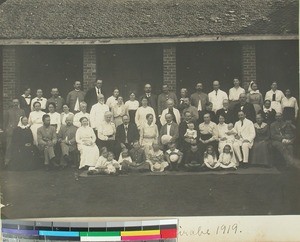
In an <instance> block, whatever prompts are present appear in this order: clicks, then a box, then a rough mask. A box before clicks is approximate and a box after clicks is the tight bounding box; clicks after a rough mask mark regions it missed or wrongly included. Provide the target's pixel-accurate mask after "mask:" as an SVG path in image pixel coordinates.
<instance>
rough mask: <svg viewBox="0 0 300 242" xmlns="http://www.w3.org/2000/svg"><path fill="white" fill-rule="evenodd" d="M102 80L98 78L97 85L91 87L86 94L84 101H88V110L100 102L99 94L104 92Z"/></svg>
mask: <svg viewBox="0 0 300 242" xmlns="http://www.w3.org/2000/svg"><path fill="white" fill-rule="evenodd" d="M102 84H103V81H102V80H99V79H98V80H96V82H95V87H93V88H91V89H89V90H88V91H87V93H86V94H85V98H84V101H85V102H86V103H87V112H88V113H89V112H90V111H91V108H92V106H93V105H94V104H96V103H98V95H99V94H103V93H102Z"/></svg>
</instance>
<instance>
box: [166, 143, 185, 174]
mask: <svg viewBox="0 0 300 242" xmlns="http://www.w3.org/2000/svg"><path fill="white" fill-rule="evenodd" d="M168 147H169V149H168V150H167V151H166V159H167V161H168V163H169V165H170V170H171V171H174V170H176V171H178V169H179V165H180V164H181V161H182V157H183V154H182V153H181V151H180V150H178V149H176V144H175V143H174V142H171V143H169V144H168Z"/></svg>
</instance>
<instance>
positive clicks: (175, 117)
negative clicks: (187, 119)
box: [160, 99, 181, 126]
mask: <svg viewBox="0 0 300 242" xmlns="http://www.w3.org/2000/svg"><path fill="white" fill-rule="evenodd" d="M167 106H168V107H167V108H166V109H164V110H163V111H162V113H161V116H160V123H161V125H162V126H164V125H165V124H166V123H167V121H166V114H167V113H169V114H171V115H172V116H173V120H174V122H175V123H177V124H178V125H179V124H180V121H181V117H180V112H179V110H178V109H177V108H174V100H173V99H168V101H167Z"/></svg>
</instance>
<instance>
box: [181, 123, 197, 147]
mask: <svg viewBox="0 0 300 242" xmlns="http://www.w3.org/2000/svg"><path fill="white" fill-rule="evenodd" d="M184 140H185V142H187V143H190V144H196V142H197V130H195V124H194V123H192V122H191V123H188V124H187V130H186V132H185V134H184Z"/></svg>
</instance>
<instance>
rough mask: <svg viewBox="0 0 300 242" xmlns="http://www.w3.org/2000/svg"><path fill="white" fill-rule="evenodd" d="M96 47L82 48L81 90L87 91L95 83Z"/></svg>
mask: <svg viewBox="0 0 300 242" xmlns="http://www.w3.org/2000/svg"><path fill="white" fill-rule="evenodd" d="M96 61H97V60H96V47H95V46H84V47H83V88H84V90H88V89H89V88H90V87H92V86H93V84H94V83H95V81H96V71H97V68H96Z"/></svg>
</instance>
